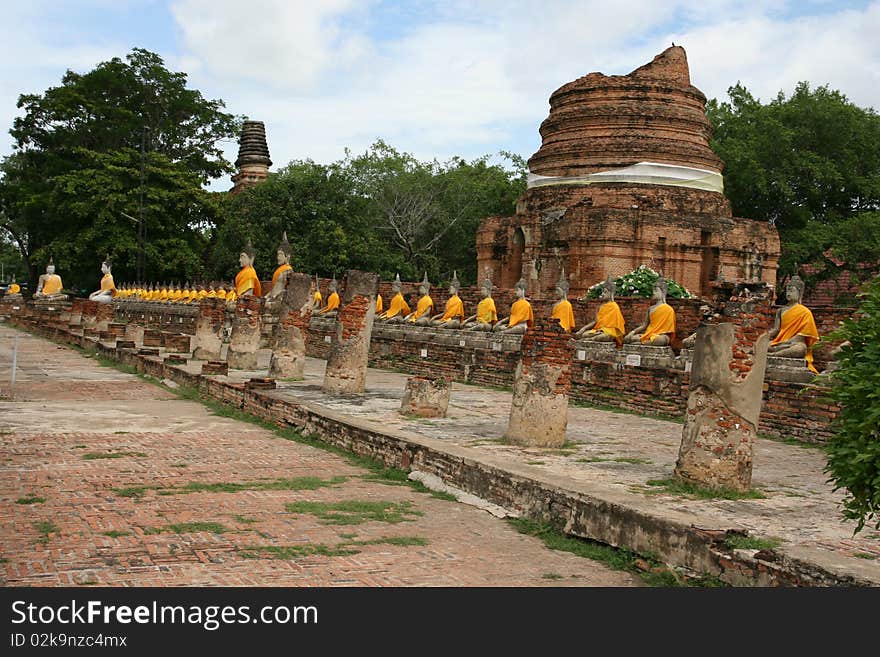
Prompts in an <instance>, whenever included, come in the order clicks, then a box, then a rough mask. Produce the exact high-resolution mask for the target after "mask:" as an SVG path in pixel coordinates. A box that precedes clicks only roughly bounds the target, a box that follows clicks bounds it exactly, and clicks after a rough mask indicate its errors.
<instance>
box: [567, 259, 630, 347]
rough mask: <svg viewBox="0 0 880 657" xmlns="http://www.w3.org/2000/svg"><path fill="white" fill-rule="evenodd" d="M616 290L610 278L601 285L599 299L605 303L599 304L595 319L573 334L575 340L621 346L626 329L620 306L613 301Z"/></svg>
mask: <svg viewBox="0 0 880 657" xmlns="http://www.w3.org/2000/svg"><path fill="white" fill-rule="evenodd" d="M616 288H617V286H616V284H615V283H614V279H612V278H611V277H610V276H609V277H608V278H607V279H606V280H605V282H604V283H602V293H601V294H600V296H599V298H600V299H601V300H602V301H604V302H605V303H603V304H600V306H599V308H598V309H597V310H596V317H595V319H593V321H592V322H590V323H589V324H585V325H584V326H583V328H581V329H580V330H579V331H578V332H577V333H575V337H576V338H577V339H579V340H590V341H593V342H616V343H617V346H618V348H619V347H621V346H622V345H623V336H624V334H625V332H626V328H625V325H624V321H623V313H621V312H620V306H618V305H617V302H616V301H615V300H614V293H615V291H616Z"/></svg>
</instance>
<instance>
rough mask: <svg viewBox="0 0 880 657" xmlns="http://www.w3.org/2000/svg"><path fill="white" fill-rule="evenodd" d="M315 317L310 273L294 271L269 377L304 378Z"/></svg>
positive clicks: (276, 330)
mask: <svg viewBox="0 0 880 657" xmlns="http://www.w3.org/2000/svg"><path fill="white" fill-rule="evenodd" d="M311 319H312V294H311V278H310V277H309V275H308V274H298V273H291V274H290V275H289V276H288V278H287V287H286V288H285V289H284V296H283V297H282V300H281V310H280V312H279V315H278V322H277V323H276V324H275V328H274V330H273V334H272V340H271V346H272V358H271V360H270V361H269V376H271V377H275V378H277V379H302V378H303V373H304V369H305V365H306V342H307V341H308V334H309V321H310V320H311Z"/></svg>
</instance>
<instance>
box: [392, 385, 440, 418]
mask: <svg viewBox="0 0 880 657" xmlns="http://www.w3.org/2000/svg"><path fill="white" fill-rule="evenodd" d="M451 388H452V386H451V384H450V382H449V381H447V380H446V379H445V378H443V377H440V378H439V379H429V378H427V377H423V376H411V377H409V378H408V379H407V380H406V388H404V390H403V399H402V400H401V402H400V412H401V414H403V415H417V416H418V417H446V411H447V409H448V408H449V392H450V390H451Z"/></svg>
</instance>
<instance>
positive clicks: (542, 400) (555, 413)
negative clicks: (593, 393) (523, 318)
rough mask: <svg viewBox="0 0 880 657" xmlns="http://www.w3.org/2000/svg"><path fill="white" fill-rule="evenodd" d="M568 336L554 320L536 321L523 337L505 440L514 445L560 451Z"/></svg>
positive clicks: (568, 365)
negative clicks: (550, 448)
mask: <svg viewBox="0 0 880 657" xmlns="http://www.w3.org/2000/svg"><path fill="white" fill-rule="evenodd" d="M570 339H571V334H569V333H566V332H565V331H563V330H562V329H561V328H560V327H559V323H558V322H557V321H556V320H551V319H545V318H541V319H537V320H535V325H534V326H533V327H532V328H531V329H529V331H528V332H527V333H526V334H525V335H524V336H523V339H522V346H521V348H520V349H521V353H522V356H521V358H520V362H519V364H518V365H517V368H516V373H515V377H514V384H513V402H512V404H511V406H510V421H509V423H508V427H507V434H506V436H505V437H506V438H507V439H508V440H509V441H510V442H513V443H516V444H518V445H528V446H534V447H561V446H562V445H563V444H565V431H566V429H567V427H568V395H569V391H570V390H571V363H572V353H571V347H570V346H569V340H570Z"/></svg>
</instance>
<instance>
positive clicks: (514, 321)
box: [492, 279, 535, 333]
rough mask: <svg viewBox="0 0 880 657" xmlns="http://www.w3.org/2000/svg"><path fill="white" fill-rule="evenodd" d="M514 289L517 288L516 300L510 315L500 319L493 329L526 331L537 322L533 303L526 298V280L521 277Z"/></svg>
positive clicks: (511, 331) (506, 331) (505, 331)
mask: <svg viewBox="0 0 880 657" xmlns="http://www.w3.org/2000/svg"><path fill="white" fill-rule="evenodd" d="M514 289H515V290H516V301H514V302H513V305H511V306H510V315H509V316H508V317H504V318H502V319H501V320H499V321H498V322H497V323H496V324H495V326H494V327H493V328H492V330H493V331H499V332H501V333H525V332H526V331H528V330H529V328H531V326H532V324H534V323H535V314H534V312H532V304H530V303H529V302H528V301H527V300H526V282H525V281H524V280H523V279H519V281H517V283H516V286H515V288H514Z"/></svg>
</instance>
